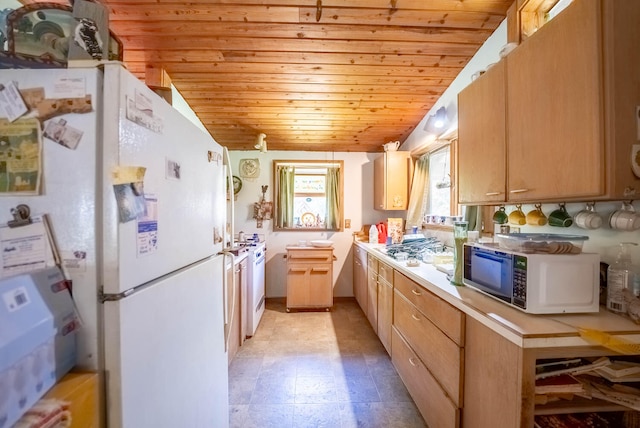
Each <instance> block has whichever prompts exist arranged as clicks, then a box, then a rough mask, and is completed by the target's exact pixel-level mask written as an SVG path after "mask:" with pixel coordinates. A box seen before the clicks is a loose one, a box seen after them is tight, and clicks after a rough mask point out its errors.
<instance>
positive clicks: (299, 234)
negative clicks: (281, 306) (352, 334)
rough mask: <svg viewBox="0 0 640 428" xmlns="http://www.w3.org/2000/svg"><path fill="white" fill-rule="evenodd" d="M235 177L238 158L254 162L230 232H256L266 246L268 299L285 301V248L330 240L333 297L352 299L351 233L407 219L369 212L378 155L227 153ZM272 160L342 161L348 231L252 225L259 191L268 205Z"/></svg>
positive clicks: (402, 214)
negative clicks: (253, 175) (256, 167)
mask: <svg viewBox="0 0 640 428" xmlns="http://www.w3.org/2000/svg"><path fill="white" fill-rule="evenodd" d="M229 154H230V157H231V166H232V168H233V171H234V175H237V176H240V174H239V171H238V170H239V162H240V160H241V159H259V161H260V176H259V177H258V178H257V179H248V178H242V190H241V191H240V192H239V193H238V195H237V200H236V201H235V216H234V217H235V233H236V234H238V232H240V231H242V232H244V233H245V234H253V233H258V234H262V235H264V237H265V240H266V243H267V267H266V285H267V297H284V296H286V265H285V259H284V256H285V255H286V250H285V247H286V246H287V245H296V244H297V242H298V241H299V240H301V239H304V240H307V241H310V240H312V239H331V240H332V241H333V242H334V254H335V255H336V257H337V259H338V260H337V261H336V262H335V263H334V265H333V269H334V274H333V275H334V295H335V296H337V297H342V296H353V273H352V270H353V259H352V253H351V244H352V242H353V236H352V234H353V232H358V231H359V230H360V229H361V228H362V225H364V224H372V223H377V222H379V221H383V220H386V219H387V217H403V218H405V217H406V211H398V212H394V211H375V210H374V209H373V160H374V159H375V158H376V157H377V156H381V155H382V154H381V153H362V152H358V153H354V152H348V153H347V152H336V153H333V152H291V151H269V152H267V153H261V152H259V151H258V150H251V151H230V152H229ZM274 159H279V160H280V159H299V160H342V161H344V176H343V177H344V218H345V219H350V220H351V228H350V229H344V231H343V232H317V231H313V232H311V231H287V232H283V231H278V232H274V231H273V221H272V220H265V221H264V222H263V227H262V229H258V228H257V227H256V221H255V220H253V218H252V217H253V204H254V203H255V202H258V201H259V200H260V198H261V197H262V190H261V186H263V185H268V186H269V189H268V191H267V194H266V199H267V201H273V189H274V184H273V164H272V161H273V160H274Z"/></svg>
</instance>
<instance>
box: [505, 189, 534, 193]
mask: <svg viewBox="0 0 640 428" xmlns="http://www.w3.org/2000/svg"><path fill="white" fill-rule="evenodd" d="M528 191H529V189H514V190H509V193H524V192H528Z"/></svg>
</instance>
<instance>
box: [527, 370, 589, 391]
mask: <svg viewBox="0 0 640 428" xmlns="http://www.w3.org/2000/svg"><path fill="white" fill-rule="evenodd" d="M579 392H584V386H583V385H582V382H580V381H579V380H578V379H576V378H575V377H573V376H571V375H569V374H561V375H558V376H551V377H546V378H544V379H538V380H536V387H535V393H536V394H567V393H572V394H574V393H579Z"/></svg>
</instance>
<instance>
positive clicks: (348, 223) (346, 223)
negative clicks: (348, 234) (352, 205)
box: [344, 218, 351, 229]
mask: <svg viewBox="0 0 640 428" xmlns="http://www.w3.org/2000/svg"><path fill="white" fill-rule="evenodd" d="M344 228H345V229H351V219H350V218H345V219H344Z"/></svg>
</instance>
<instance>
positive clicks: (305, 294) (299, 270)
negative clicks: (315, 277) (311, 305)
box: [287, 264, 309, 308]
mask: <svg viewBox="0 0 640 428" xmlns="http://www.w3.org/2000/svg"><path fill="white" fill-rule="evenodd" d="M308 301H309V268H308V267H306V266H300V265H295V264H289V265H288V266H287V308H295V307H303V306H306V305H307V302H308Z"/></svg>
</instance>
